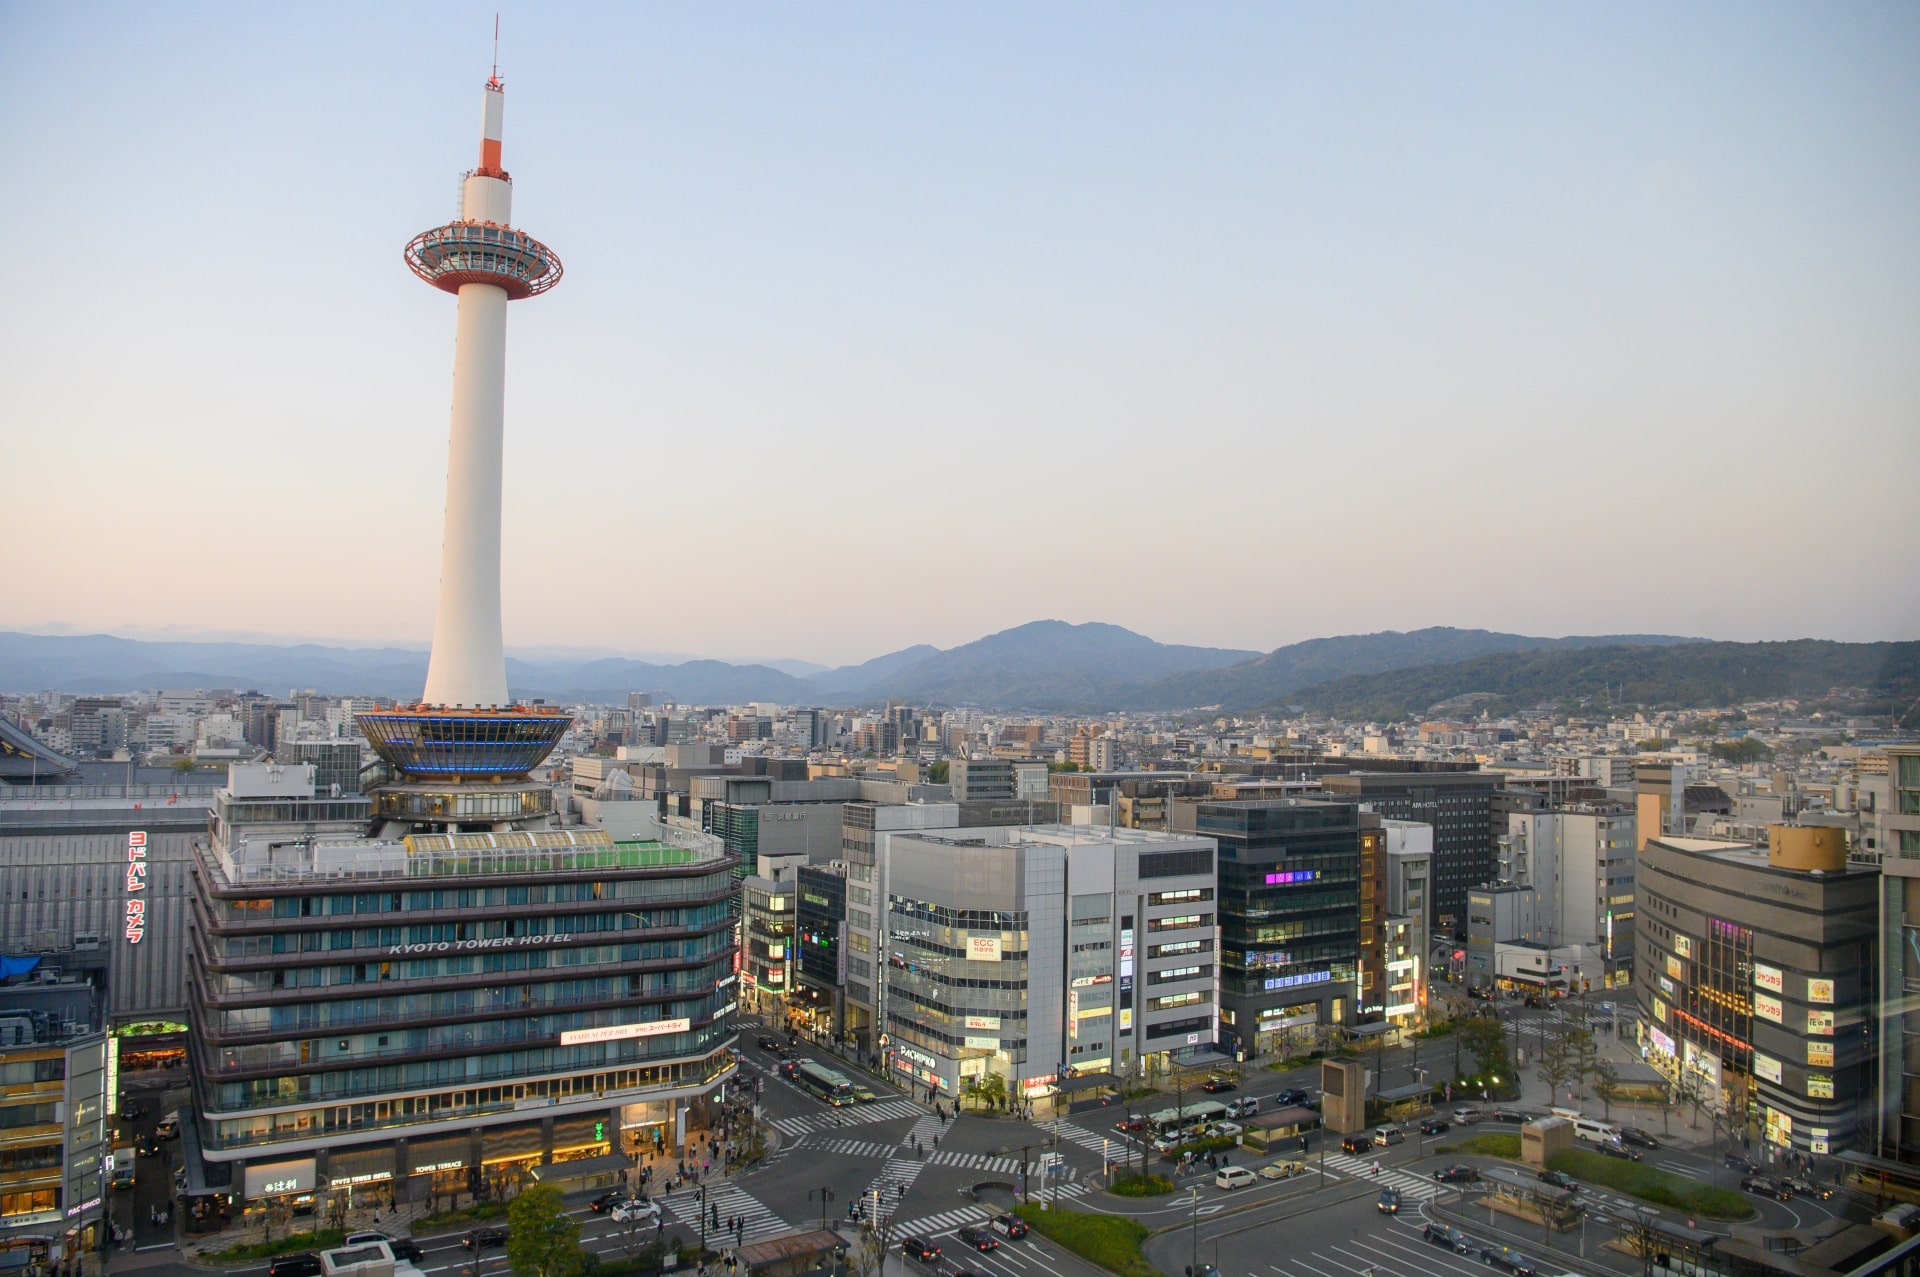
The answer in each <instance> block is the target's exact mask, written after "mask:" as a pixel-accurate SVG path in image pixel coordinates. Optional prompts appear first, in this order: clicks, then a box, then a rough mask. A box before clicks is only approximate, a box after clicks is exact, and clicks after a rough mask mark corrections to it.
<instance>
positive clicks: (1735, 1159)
mask: <svg viewBox="0 0 1920 1277" xmlns="http://www.w3.org/2000/svg"><path fill="white" fill-rule="evenodd" d="M1720 1165H1722V1166H1724V1167H1726V1168H1727V1169H1728V1170H1730V1171H1739V1172H1740V1173H1741V1174H1742V1175H1745V1174H1747V1173H1749V1172H1751V1171H1757V1170H1759V1169H1760V1168H1759V1167H1758V1166H1757V1165H1755V1164H1754V1163H1752V1162H1749V1161H1748V1160H1747V1159H1746V1158H1744V1157H1742V1156H1740V1154H1738V1153H1728V1154H1727V1155H1726V1156H1724V1157H1722V1158H1721V1159H1720Z"/></svg>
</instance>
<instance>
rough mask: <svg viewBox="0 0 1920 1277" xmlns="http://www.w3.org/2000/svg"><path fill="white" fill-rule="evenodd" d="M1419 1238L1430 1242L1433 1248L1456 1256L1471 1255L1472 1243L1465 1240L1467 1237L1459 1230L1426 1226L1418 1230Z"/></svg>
mask: <svg viewBox="0 0 1920 1277" xmlns="http://www.w3.org/2000/svg"><path fill="white" fill-rule="evenodd" d="M1420 1236H1421V1237H1422V1238H1424V1239H1425V1240H1427V1241H1429V1242H1432V1243H1433V1244H1434V1245H1435V1246H1441V1247H1444V1248H1445V1249H1447V1250H1450V1251H1452V1252H1453V1253H1454V1254H1456V1255H1471V1254H1472V1253H1473V1243H1472V1242H1470V1241H1468V1240H1467V1235H1466V1234H1465V1233H1463V1232H1461V1231H1460V1230H1459V1229H1457V1228H1449V1227H1447V1226H1446V1225H1445V1224H1428V1225H1427V1226H1426V1227H1424V1228H1422V1229H1421V1230H1420Z"/></svg>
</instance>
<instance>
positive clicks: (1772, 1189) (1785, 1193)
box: [1740, 1175, 1793, 1202]
mask: <svg viewBox="0 0 1920 1277" xmlns="http://www.w3.org/2000/svg"><path fill="white" fill-rule="evenodd" d="M1740 1187H1741V1188H1743V1189H1745V1190H1746V1191H1747V1192H1749V1193H1758V1194H1759V1195H1760V1196H1762V1197H1777V1198H1779V1199H1780V1200H1781V1201H1783V1202H1787V1201H1792V1200H1793V1186H1792V1185H1791V1184H1788V1183H1787V1181H1785V1180H1783V1179H1775V1178H1773V1176H1771V1175H1743V1176H1741V1177H1740Z"/></svg>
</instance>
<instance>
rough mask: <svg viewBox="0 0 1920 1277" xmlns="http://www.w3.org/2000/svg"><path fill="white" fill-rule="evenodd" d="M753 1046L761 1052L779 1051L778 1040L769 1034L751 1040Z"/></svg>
mask: <svg viewBox="0 0 1920 1277" xmlns="http://www.w3.org/2000/svg"><path fill="white" fill-rule="evenodd" d="M753 1044H754V1045H755V1046H757V1047H759V1048H760V1049H761V1050H762V1051H778V1050H779V1049H780V1039H779V1038H776V1037H774V1036H773V1035H772V1034H771V1033H762V1034H761V1035H760V1036H759V1037H757V1038H755V1039H754V1040H753Z"/></svg>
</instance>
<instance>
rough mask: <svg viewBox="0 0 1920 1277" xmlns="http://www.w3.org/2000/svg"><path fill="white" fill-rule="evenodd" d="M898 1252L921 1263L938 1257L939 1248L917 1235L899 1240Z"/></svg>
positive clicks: (930, 1261)
mask: <svg viewBox="0 0 1920 1277" xmlns="http://www.w3.org/2000/svg"><path fill="white" fill-rule="evenodd" d="M900 1253H901V1254H902V1255H905V1256H906V1257H907V1258H908V1259H917V1260H919V1261H920V1262H921V1263H923V1264H930V1263H932V1262H933V1261H934V1260H936V1259H938V1258H940V1248H939V1247H938V1246H936V1245H934V1244H933V1243H932V1242H930V1241H926V1240H924V1239H922V1238H919V1237H909V1238H907V1239H906V1240H905V1241H903V1242H901V1243H900Z"/></svg>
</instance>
